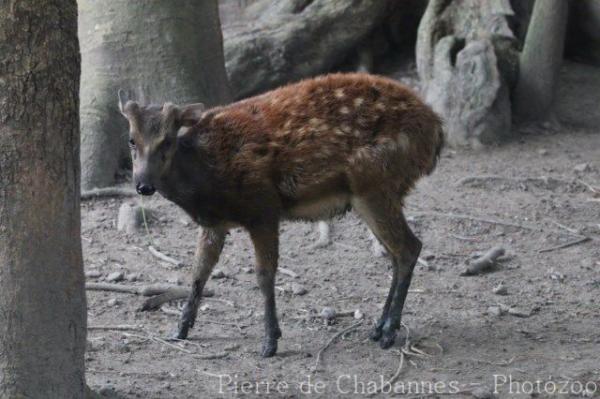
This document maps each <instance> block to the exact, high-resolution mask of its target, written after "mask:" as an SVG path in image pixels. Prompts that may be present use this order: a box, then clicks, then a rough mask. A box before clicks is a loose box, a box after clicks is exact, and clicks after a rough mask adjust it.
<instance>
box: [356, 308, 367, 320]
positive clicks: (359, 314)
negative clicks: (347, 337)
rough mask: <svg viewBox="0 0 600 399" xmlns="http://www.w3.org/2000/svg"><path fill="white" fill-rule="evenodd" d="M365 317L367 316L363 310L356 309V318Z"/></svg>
mask: <svg viewBox="0 0 600 399" xmlns="http://www.w3.org/2000/svg"><path fill="white" fill-rule="evenodd" d="M363 317H365V314H364V313H363V312H362V311H361V310H360V309H356V310H355V311H354V318H355V319H356V320H360V319H362V318H363Z"/></svg>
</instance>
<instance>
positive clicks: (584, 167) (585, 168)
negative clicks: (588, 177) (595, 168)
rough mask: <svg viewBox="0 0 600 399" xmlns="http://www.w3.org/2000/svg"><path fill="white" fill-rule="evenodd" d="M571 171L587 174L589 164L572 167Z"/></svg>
mask: <svg viewBox="0 0 600 399" xmlns="http://www.w3.org/2000/svg"><path fill="white" fill-rule="evenodd" d="M573 170H574V171H575V172H578V173H583V172H588V171H589V170H590V164H588V163H580V164H577V165H575V166H574V167H573Z"/></svg>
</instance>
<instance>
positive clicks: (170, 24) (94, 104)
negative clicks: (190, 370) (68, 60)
mask: <svg viewBox="0 0 600 399" xmlns="http://www.w3.org/2000/svg"><path fill="white" fill-rule="evenodd" d="M79 18H80V19H79V35H80V36H79V37H80V38H81V53H82V75H81V78H82V85H81V133H82V141H81V167H82V187H83V188H84V189H90V188H93V187H103V186H107V185H111V184H112V183H113V182H114V177H115V173H116V172H117V170H118V169H119V162H120V161H121V160H122V159H124V157H125V158H126V157H128V154H127V145H126V143H127V134H126V132H127V124H126V121H125V119H124V118H123V117H122V116H121V115H120V114H119V111H118V108H117V101H116V98H117V94H116V93H117V90H118V89H119V88H123V89H124V90H129V91H130V95H133V96H134V97H135V98H136V99H137V100H139V101H141V102H145V103H147V102H153V103H162V102H165V101H171V102H178V103H189V102H204V103H205V104H207V105H216V104H221V103H225V102H228V101H229V100H230V94H229V85H228V82H227V76H226V73H225V68H224V59H223V44H222V35H221V27H220V24H219V13H218V7H217V0H202V1H196V0H144V1H131V0H79Z"/></svg>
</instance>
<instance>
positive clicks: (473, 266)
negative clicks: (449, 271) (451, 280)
mask: <svg viewBox="0 0 600 399" xmlns="http://www.w3.org/2000/svg"><path fill="white" fill-rule="evenodd" d="M504 253H505V250H504V248H502V247H494V248H492V249H490V250H489V251H488V252H486V253H485V255H483V256H481V257H479V258H477V259H475V260H474V261H472V262H471V263H470V264H469V265H468V266H467V269H466V270H465V271H464V272H462V273H461V274H460V275H461V276H472V275H475V274H479V273H481V272H483V271H486V270H488V269H489V268H491V267H492V266H494V265H495V264H496V260H497V259H498V258H499V257H501V256H502V255H504Z"/></svg>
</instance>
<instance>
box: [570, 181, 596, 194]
mask: <svg viewBox="0 0 600 399" xmlns="http://www.w3.org/2000/svg"><path fill="white" fill-rule="evenodd" d="M576 181H577V182H578V183H580V184H583V185H584V186H585V187H586V188H587V189H588V190H590V191H591V192H593V193H594V194H600V188H596V187H594V186H592V185H591V184H589V183H586V182H584V181H583V180H581V179H577V180H576Z"/></svg>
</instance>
